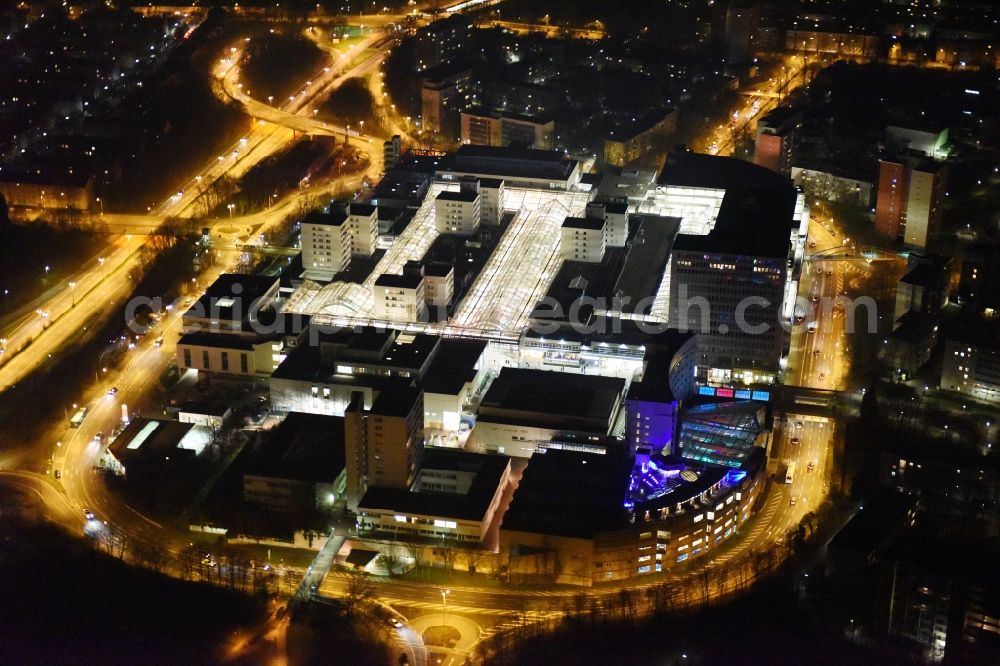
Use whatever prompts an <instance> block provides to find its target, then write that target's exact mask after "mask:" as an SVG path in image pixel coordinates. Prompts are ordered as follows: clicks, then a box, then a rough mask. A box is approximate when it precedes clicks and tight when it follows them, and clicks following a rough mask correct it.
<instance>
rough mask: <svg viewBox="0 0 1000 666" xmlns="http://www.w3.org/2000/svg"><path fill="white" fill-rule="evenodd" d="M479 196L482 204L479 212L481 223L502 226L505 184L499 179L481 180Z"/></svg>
mask: <svg viewBox="0 0 1000 666" xmlns="http://www.w3.org/2000/svg"><path fill="white" fill-rule="evenodd" d="M479 194H480V195H481V196H482V203H481V205H480V210H479V222H480V224H485V225H487V226H496V225H498V224H500V218H501V216H502V215H503V204H504V182H503V181H502V180H500V179H498V178H480V179H479Z"/></svg>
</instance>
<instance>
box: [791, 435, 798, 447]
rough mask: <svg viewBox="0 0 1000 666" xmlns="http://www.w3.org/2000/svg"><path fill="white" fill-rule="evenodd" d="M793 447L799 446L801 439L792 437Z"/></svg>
mask: <svg viewBox="0 0 1000 666" xmlns="http://www.w3.org/2000/svg"><path fill="white" fill-rule="evenodd" d="M792 445H794V446H798V445H799V438H798V437H792Z"/></svg>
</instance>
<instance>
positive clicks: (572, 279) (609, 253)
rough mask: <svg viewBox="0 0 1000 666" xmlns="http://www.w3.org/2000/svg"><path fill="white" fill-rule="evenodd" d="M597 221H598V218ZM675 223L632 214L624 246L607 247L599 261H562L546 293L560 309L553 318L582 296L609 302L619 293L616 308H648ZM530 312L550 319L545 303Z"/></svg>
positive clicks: (677, 223) (627, 310) (625, 310)
mask: <svg viewBox="0 0 1000 666" xmlns="http://www.w3.org/2000/svg"><path fill="white" fill-rule="evenodd" d="M574 219H585V218H574ZM586 219H588V220H589V219H593V218H586ZM597 222H598V223H600V224H603V220H599V219H598V220H597ZM598 228H599V227H598ZM679 228H680V219H678V218H674V217H663V216H659V215H632V216H631V217H630V218H629V244H628V245H627V246H626V247H624V248H619V247H609V248H607V249H606V250H605V251H604V257H603V258H602V260H601V262H600V263H595V262H588V261H563V262H562V265H561V266H560V267H559V272H558V273H556V276H555V278H553V280H552V282H551V284H550V285H549V289H548V291H547V292H546V294H545V296H546V300H547V301H548V302H553V301H554V302H557V303H559V306H560V313H557V314H561V317H556V319H566V318H567V317H568V316H569V314H570V312H571V307H572V306H573V302H574V301H576V300H577V299H578V298H580V296H581V295H586V296H588V297H591V298H597V299H605V301H606V302H607V304H608V306H609V307H610V306H611V305H612V299H614V298H615V297H618V298H619V299H620V307H619V308H618V309H619V310H620V311H621V312H623V313H625V314H632V313H634V312H635V311H636V309H637V306H639V305H643V306H644V310H645V311H646V313H648V311H649V310H650V308H651V307H652V305H653V299H654V298H655V296H656V294H657V292H658V291H659V288H660V284H661V282H662V281H663V274H664V272H665V271H666V269H667V262H668V261H669V260H670V250H671V248H672V247H673V244H674V239H675V238H676V237H677V231H678V229H679ZM532 317H533V318H535V319H544V320H551V319H553V315H552V313H551V312H549V308H547V307H544V306H543V307H537V306H536V309H535V310H533V311H532Z"/></svg>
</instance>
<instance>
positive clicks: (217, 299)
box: [183, 273, 280, 321]
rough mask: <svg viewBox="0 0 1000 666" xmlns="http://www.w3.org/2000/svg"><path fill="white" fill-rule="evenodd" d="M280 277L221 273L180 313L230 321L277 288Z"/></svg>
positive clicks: (185, 315) (245, 316) (254, 305)
mask: <svg viewBox="0 0 1000 666" xmlns="http://www.w3.org/2000/svg"><path fill="white" fill-rule="evenodd" d="M279 280H280V278H278V277H277V276H274V275H243V274H238V273H223V274H222V275H220V276H219V277H218V278H216V279H215V282H213V283H212V284H211V285H210V286H209V287H208V289H206V290H205V293H204V294H202V295H201V298H199V299H198V301H197V302H196V303H195V304H194V305H192V306H191V307H190V308H189V309H188V310H187V312H185V313H184V315H183V316H184V317H199V318H202V317H212V318H213V319H219V320H226V321H233V320H235V318H236V316H237V315H239V317H240V318H241V319H246V318H247V316H248V315H249V313H250V311H251V310H252V309H253V308H255V307H257V305H256V304H257V302H258V301H259V300H260V299H261V298H262V297H263V296H265V295H266V294H267V293H268V292H269V291H270V290H271V289H276V288H277V285H278V282H279Z"/></svg>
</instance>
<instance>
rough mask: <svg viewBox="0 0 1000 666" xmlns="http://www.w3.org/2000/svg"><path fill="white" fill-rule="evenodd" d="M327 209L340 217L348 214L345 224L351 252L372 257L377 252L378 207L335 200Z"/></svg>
mask: <svg viewBox="0 0 1000 666" xmlns="http://www.w3.org/2000/svg"><path fill="white" fill-rule="evenodd" d="M327 209H328V210H329V211H330V212H331V214H337V215H338V217H339V215H341V214H342V215H346V216H347V219H346V222H345V224H346V226H347V233H348V237H349V240H350V253H351V254H357V255H361V256H364V257H370V256H371V255H372V253H373V252H375V245H376V242H377V241H378V208H377V207H376V206H375V205H373V204H369V203H361V202H358V201H350V202H348V201H333V202H331V203H330V205H329V206H328V207H327ZM306 219H308V218H306ZM304 250H305V244H304V243H303V251H304Z"/></svg>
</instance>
